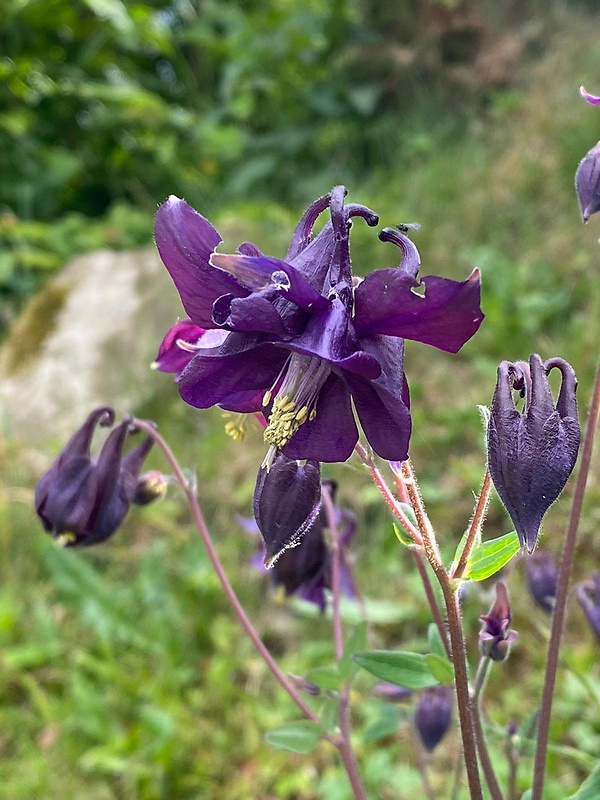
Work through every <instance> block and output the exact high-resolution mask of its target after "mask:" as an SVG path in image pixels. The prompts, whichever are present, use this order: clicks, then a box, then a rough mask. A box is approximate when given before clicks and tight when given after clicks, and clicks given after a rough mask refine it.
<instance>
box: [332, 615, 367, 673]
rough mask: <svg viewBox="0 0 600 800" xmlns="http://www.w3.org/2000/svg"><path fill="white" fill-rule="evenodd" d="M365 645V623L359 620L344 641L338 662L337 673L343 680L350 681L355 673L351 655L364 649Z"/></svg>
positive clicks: (355, 669) (355, 667) (354, 664)
mask: <svg viewBox="0 0 600 800" xmlns="http://www.w3.org/2000/svg"><path fill="white" fill-rule="evenodd" d="M366 646H367V623H366V622H361V623H360V625H357V626H356V627H355V628H354V630H353V631H352V635H351V636H350V638H349V639H348V641H347V642H346V647H345V648H344V657H343V658H342V660H341V661H340V664H339V673H340V675H341V676H342V680H343V681H350V680H352V678H353V677H354V676H355V675H356V672H357V669H358V667H357V665H356V663H355V662H354V661H353V660H352V656H353V655H354V653H356V652H357V651H359V650H364V649H365V647H366Z"/></svg>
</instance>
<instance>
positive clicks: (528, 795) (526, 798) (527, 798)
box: [521, 789, 533, 800]
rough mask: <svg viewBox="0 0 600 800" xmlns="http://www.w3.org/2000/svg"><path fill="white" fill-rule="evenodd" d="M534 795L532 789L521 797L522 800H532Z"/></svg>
mask: <svg viewBox="0 0 600 800" xmlns="http://www.w3.org/2000/svg"><path fill="white" fill-rule="evenodd" d="M532 793H533V792H532V790H531V789H527V791H526V792H523V794H522V795H521V800H531V795H532Z"/></svg>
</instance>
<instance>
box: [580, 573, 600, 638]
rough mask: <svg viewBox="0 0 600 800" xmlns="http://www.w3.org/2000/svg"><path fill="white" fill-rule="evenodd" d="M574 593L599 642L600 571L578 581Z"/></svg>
mask: <svg viewBox="0 0 600 800" xmlns="http://www.w3.org/2000/svg"><path fill="white" fill-rule="evenodd" d="M575 593H576V594H577V599H578V600H579V604H580V605H581V607H582V608H583V611H584V613H585V615H586V617H587V621H588V622H589V623H590V628H591V629H592V630H593V631H594V633H595V634H596V636H597V637H598V641H599V642H600V572H594V573H592V575H590V577H589V578H588V579H587V580H585V581H582V582H581V583H578V584H577V586H576V587H575Z"/></svg>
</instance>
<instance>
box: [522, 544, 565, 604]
mask: <svg viewBox="0 0 600 800" xmlns="http://www.w3.org/2000/svg"><path fill="white" fill-rule="evenodd" d="M525 574H526V576H527V586H528V587H529V591H530V592H531V596H532V597H533V599H534V600H535V602H536V603H537V604H538V606H539V607H540V608H543V609H544V611H546V612H547V613H548V614H551V613H552V611H553V610H554V602H555V600H556V585H557V583H558V570H557V568H556V563H555V561H554V559H553V558H552V556H551V555H550V553H548V552H547V551H540V550H538V551H537V552H535V553H533V555H531V556H529V558H526V559H525Z"/></svg>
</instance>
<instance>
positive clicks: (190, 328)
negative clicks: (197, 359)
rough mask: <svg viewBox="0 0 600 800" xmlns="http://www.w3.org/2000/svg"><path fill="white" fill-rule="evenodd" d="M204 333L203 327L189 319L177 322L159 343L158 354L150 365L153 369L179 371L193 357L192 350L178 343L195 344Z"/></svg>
mask: <svg viewBox="0 0 600 800" xmlns="http://www.w3.org/2000/svg"><path fill="white" fill-rule="evenodd" d="M204 333H205V330H204V328H201V327H200V326H199V325H194V323H193V322H191V320H189V319H182V320H180V321H179V322H177V323H176V324H175V325H173V327H172V328H170V329H169V330H168V331H167V333H166V334H165V338H164V339H163V340H162V342H161V343H160V347H159V348H158V355H157V356H156V360H155V361H154V363H153V365H152V366H153V367H154V369H157V370H159V371H160V372H181V371H182V370H183V369H185V367H186V366H187V365H188V364H189V362H190V360H191V359H192V358H193V356H194V352H193V350H188V349H185V347H181V345H180V344H178V343H179V342H181V343H183V344H185V343H187V344H189V345H196V344H197V343H198V341H199V340H200V339H201V337H202V335H203V334H204Z"/></svg>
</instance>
